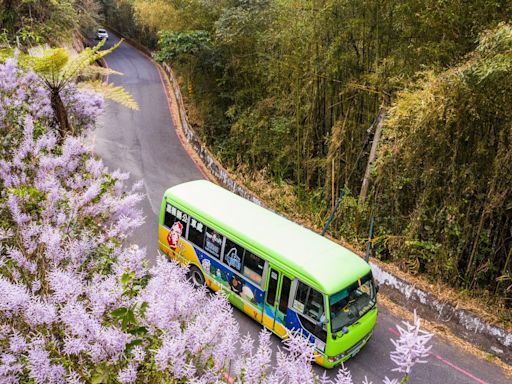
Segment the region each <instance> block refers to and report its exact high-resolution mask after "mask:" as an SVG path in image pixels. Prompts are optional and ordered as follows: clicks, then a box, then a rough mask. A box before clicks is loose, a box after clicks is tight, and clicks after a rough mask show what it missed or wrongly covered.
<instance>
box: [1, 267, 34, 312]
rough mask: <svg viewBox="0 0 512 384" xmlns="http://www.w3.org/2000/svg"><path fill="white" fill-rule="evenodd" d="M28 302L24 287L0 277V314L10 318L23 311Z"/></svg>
mask: <svg viewBox="0 0 512 384" xmlns="http://www.w3.org/2000/svg"><path fill="white" fill-rule="evenodd" d="M29 300H30V296H29V294H28V292H27V289H26V287H24V286H22V285H20V284H13V283H11V282H10V281H8V280H7V279H5V278H4V277H3V276H0V314H3V315H4V316H11V315H12V314H15V313H17V312H19V311H20V310H23V309H24V308H25V307H26V305H27V304H28V302H29Z"/></svg>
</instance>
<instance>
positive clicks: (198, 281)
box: [188, 265, 204, 287]
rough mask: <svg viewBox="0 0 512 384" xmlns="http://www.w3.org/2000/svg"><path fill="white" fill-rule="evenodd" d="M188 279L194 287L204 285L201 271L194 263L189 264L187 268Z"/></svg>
mask: <svg viewBox="0 0 512 384" xmlns="http://www.w3.org/2000/svg"><path fill="white" fill-rule="evenodd" d="M188 279H189V281H190V282H191V283H192V284H193V285H194V287H200V286H202V285H204V276H203V272H201V270H200V269H199V268H197V267H196V266H195V265H191V266H190V267H189V270H188Z"/></svg>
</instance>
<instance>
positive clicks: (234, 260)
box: [224, 238, 244, 272]
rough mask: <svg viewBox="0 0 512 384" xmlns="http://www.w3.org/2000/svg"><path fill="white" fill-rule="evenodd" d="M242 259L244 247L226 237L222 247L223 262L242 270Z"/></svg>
mask: <svg viewBox="0 0 512 384" xmlns="http://www.w3.org/2000/svg"><path fill="white" fill-rule="evenodd" d="M243 259H244V249H243V248H242V247H241V246H239V245H238V244H236V243H234V242H233V241H231V240H229V239H227V238H226V245H225V247H224V263H226V264H227V265H228V266H229V267H231V268H233V269H235V270H237V271H238V272H242V265H243V261H244V260H243Z"/></svg>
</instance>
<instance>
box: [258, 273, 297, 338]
mask: <svg viewBox="0 0 512 384" xmlns="http://www.w3.org/2000/svg"><path fill="white" fill-rule="evenodd" d="M291 285H292V280H291V279H290V278H289V277H288V276H286V275H285V274H283V273H281V272H279V271H277V270H275V269H274V268H270V273H269V274H268V285H267V287H268V288H267V296H266V299H265V304H266V307H267V308H266V310H265V314H266V315H268V316H269V317H270V318H271V319H269V320H270V321H269V322H266V321H264V324H265V325H266V326H267V327H268V328H270V329H271V330H273V331H274V332H275V333H277V334H278V335H279V336H281V337H283V336H284V335H285V334H286V321H285V316H286V312H287V311H288V301H289V298H290V288H291Z"/></svg>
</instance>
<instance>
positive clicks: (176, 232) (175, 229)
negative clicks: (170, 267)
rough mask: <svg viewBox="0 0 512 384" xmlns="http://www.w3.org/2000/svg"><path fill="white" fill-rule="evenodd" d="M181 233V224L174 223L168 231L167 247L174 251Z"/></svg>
mask: <svg viewBox="0 0 512 384" xmlns="http://www.w3.org/2000/svg"><path fill="white" fill-rule="evenodd" d="M182 233H183V224H181V223H180V222H179V221H177V222H175V223H174V224H173V225H172V227H171V230H170V231H169V234H168V235H167V243H169V247H170V248H171V249H172V250H173V251H176V247H177V246H178V241H180V238H181V235H182Z"/></svg>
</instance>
